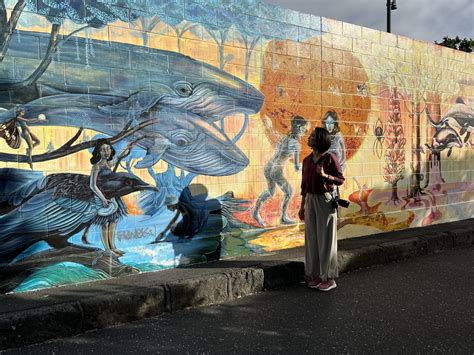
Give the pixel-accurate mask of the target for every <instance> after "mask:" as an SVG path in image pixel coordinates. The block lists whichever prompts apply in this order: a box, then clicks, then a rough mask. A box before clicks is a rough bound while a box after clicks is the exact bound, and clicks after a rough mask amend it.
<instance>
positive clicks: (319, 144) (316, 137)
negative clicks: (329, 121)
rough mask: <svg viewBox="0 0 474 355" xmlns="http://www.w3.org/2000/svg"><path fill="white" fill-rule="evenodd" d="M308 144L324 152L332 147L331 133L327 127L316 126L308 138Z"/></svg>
mask: <svg viewBox="0 0 474 355" xmlns="http://www.w3.org/2000/svg"><path fill="white" fill-rule="evenodd" d="M308 145H309V146H310V147H311V148H316V149H317V150H318V152H319V153H324V152H327V151H328V150H329V148H330V147H331V134H330V133H329V131H328V130H327V129H326V128H321V127H316V128H315V129H314V131H313V132H311V134H310V136H309V138H308Z"/></svg>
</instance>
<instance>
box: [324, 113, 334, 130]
mask: <svg viewBox="0 0 474 355" xmlns="http://www.w3.org/2000/svg"><path fill="white" fill-rule="evenodd" d="M335 122H336V121H335V120H334V117H332V116H331V115H329V116H328V118H326V121H325V123H324V125H325V126H326V129H327V130H328V131H329V133H332V132H333V131H334V126H335Z"/></svg>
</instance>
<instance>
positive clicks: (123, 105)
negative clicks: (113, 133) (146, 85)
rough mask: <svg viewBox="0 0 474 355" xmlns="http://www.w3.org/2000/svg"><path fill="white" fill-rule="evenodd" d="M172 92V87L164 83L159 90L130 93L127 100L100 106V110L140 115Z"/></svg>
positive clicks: (108, 112)
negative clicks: (130, 112)
mask: <svg viewBox="0 0 474 355" xmlns="http://www.w3.org/2000/svg"><path fill="white" fill-rule="evenodd" d="M171 93H172V91H171V89H170V88H169V87H167V86H165V85H163V86H161V87H159V88H158V90H153V91H138V92H136V93H135V94H133V95H130V96H129V97H128V98H127V99H126V100H123V101H119V102H118V103H115V104H112V105H104V106H99V110H100V111H101V112H104V113H107V114H110V113H113V112H116V111H125V112H129V111H132V113H133V115H134V117H140V116H141V115H142V114H143V113H144V112H148V111H149V110H150V109H151V108H152V107H153V106H155V105H156V104H157V103H158V102H159V101H160V99H161V98H162V97H163V96H166V95H170V94H171ZM133 111H135V112H133Z"/></svg>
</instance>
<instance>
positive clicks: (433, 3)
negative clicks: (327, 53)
mask: <svg viewBox="0 0 474 355" xmlns="http://www.w3.org/2000/svg"><path fill="white" fill-rule="evenodd" d="M264 1H266V2H267V3H269V4H273V5H279V6H283V7H286V8H290V9H293V10H297V11H301V12H306V13H311V14H315V15H318V16H324V17H328V18H332V19H335V20H341V21H345V22H349V23H353V24H356V25H360V26H364V27H370V28H375V29H378V30H382V31H386V29H387V23H386V21H387V7H386V3H387V1H386V0H264ZM397 7H398V9H397V10H395V11H392V16H391V17H392V33H396V34H400V35H403V36H407V37H411V38H413V39H420V40H424V41H428V42H434V41H435V40H437V41H438V42H441V41H442V39H443V37H444V36H449V37H456V36H459V37H460V38H464V37H468V38H474V0H397Z"/></svg>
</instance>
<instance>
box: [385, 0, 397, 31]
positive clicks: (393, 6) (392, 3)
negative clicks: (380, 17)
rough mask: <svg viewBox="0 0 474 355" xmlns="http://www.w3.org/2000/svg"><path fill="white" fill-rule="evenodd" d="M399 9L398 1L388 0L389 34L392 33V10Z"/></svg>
mask: <svg viewBox="0 0 474 355" xmlns="http://www.w3.org/2000/svg"><path fill="white" fill-rule="evenodd" d="M396 9H397V0H387V32H388V33H390V32H391V14H392V10H396Z"/></svg>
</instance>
